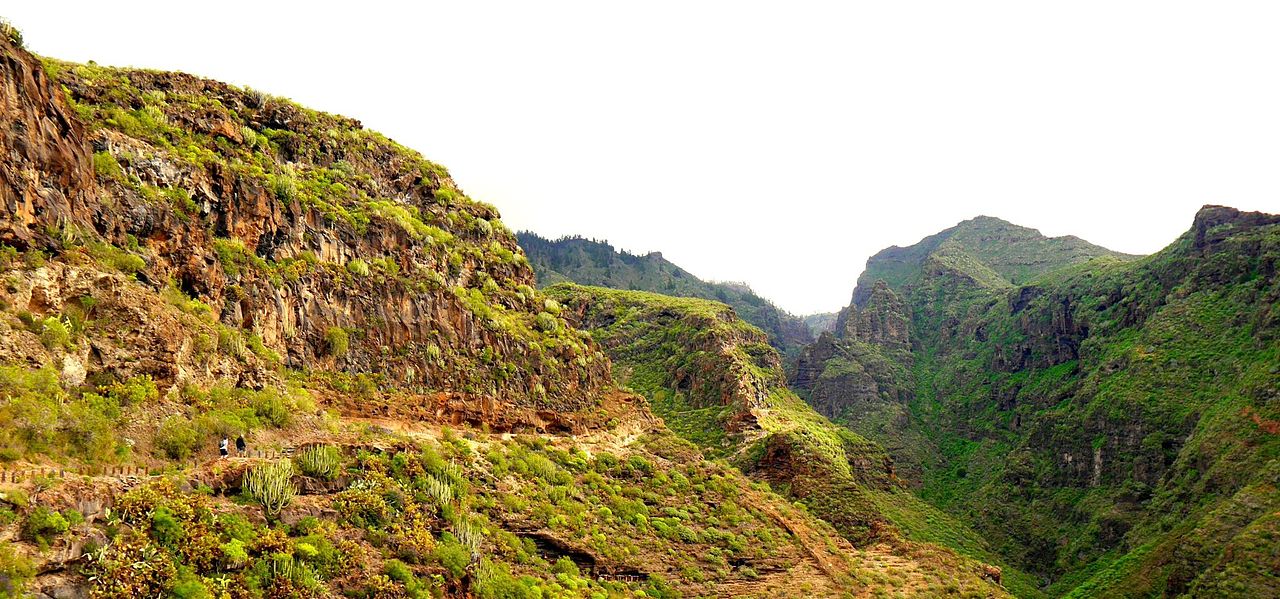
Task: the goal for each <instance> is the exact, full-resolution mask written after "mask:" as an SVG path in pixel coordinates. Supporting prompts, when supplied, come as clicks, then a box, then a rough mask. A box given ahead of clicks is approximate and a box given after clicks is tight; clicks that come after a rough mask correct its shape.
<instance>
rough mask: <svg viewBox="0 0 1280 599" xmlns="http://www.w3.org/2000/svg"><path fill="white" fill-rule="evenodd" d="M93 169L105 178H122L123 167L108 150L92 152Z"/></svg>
mask: <svg viewBox="0 0 1280 599" xmlns="http://www.w3.org/2000/svg"><path fill="white" fill-rule="evenodd" d="M93 171H94V172H95V173H97V174H98V176H99V177H103V178H105V179H116V180H121V179H124V169H122V168H120V163H119V162H117V161H116V157H115V156H112V155H111V153H110V152H94V153H93Z"/></svg>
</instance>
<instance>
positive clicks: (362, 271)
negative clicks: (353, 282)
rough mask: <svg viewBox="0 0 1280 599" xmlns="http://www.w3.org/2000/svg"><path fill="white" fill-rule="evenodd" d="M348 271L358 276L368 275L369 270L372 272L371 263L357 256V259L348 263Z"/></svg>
mask: <svg viewBox="0 0 1280 599" xmlns="http://www.w3.org/2000/svg"><path fill="white" fill-rule="evenodd" d="M347 272H350V273H351V274H353V275H356V276H361V277H367V276H369V272H370V271H369V263H368V262H365V261H364V260H361V259H359V258H356V259H355V260H352V261H350V262H348V263H347Z"/></svg>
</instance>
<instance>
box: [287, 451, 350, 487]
mask: <svg viewBox="0 0 1280 599" xmlns="http://www.w3.org/2000/svg"><path fill="white" fill-rule="evenodd" d="M297 459H298V468H299V469H301V470H302V473H303V474H306V475H307V476H313V477H315V478H323V479H325V480H333V479H335V478H338V473H339V472H340V471H341V469H342V456H341V455H339V454H338V448H336V447H333V446H331V445H312V446H310V447H307V448H306V449H303V450H302V453H300V454H298V458H297Z"/></svg>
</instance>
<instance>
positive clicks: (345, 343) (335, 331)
mask: <svg viewBox="0 0 1280 599" xmlns="http://www.w3.org/2000/svg"><path fill="white" fill-rule="evenodd" d="M324 342H325V344H326V345H328V346H329V355H331V356H333V357H335V358H341V357H342V356H345V355H347V349H348V348H349V347H350V346H351V336H350V335H349V334H348V333H347V330H346V329H344V328H342V327H329V330H327V331H325V333H324Z"/></svg>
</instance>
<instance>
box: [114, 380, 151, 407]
mask: <svg viewBox="0 0 1280 599" xmlns="http://www.w3.org/2000/svg"><path fill="white" fill-rule="evenodd" d="M104 391H105V392H106V394H107V396H108V397H110V398H111V399H113V400H115V401H116V402H117V403H119V404H120V406H122V407H127V406H136V405H140V404H143V403H146V402H149V401H155V400H157V399H159V398H160V390H159V389H157V388H156V382H155V381H154V380H152V378H151V375H149V374H140V375H138V376H134V377H130V378H129V380H127V381H125V382H123V383H121V382H115V383H112V384H111V385H110V386H109V387H106V388H105V389H104Z"/></svg>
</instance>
